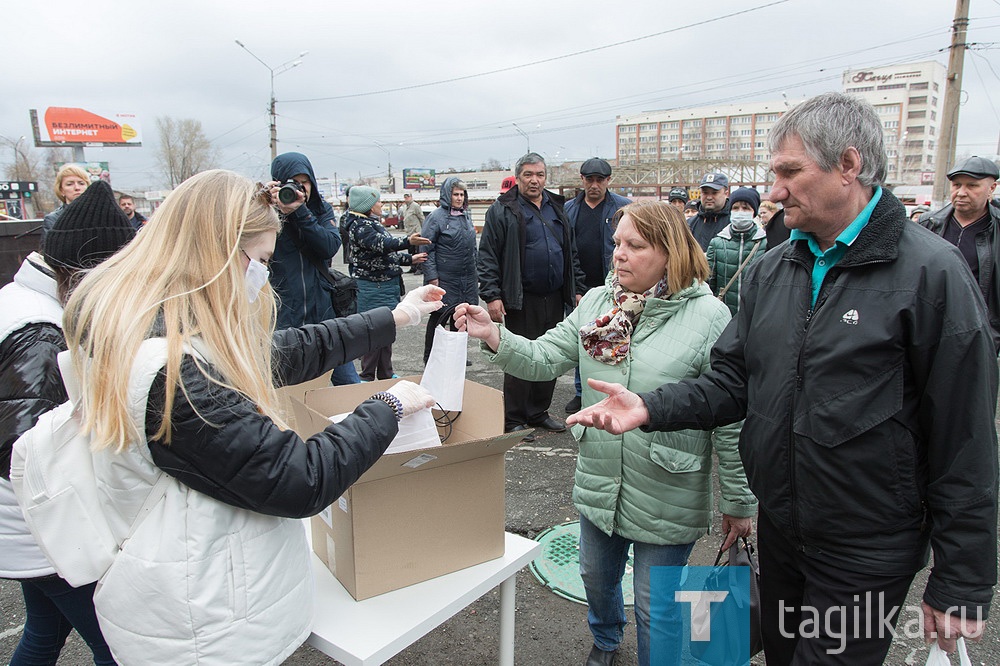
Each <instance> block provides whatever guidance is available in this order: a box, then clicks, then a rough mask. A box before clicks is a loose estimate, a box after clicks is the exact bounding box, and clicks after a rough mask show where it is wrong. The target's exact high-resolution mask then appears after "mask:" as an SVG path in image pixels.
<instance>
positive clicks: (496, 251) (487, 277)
mask: <svg viewBox="0 0 1000 666" xmlns="http://www.w3.org/2000/svg"><path fill="white" fill-rule="evenodd" d="M503 217H504V213H503V206H501V205H499V204H496V203H494V204H493V205H492V206H490V208H489V210H487V211H486V223H485V224H484V225H483V233H482V236H481V237H480V239H479V266H478V272H479V297H480V298H482V299H483V301H484V302H486V303H490V302H492V301H495V300H497V299H500V298H503V284H502V281H501V276H500V271H501V262H502V257H503V249H504V245H505V243H506V239H505V236H506V231H507V229H506V227H505V226H504V220H503Z"/></svg>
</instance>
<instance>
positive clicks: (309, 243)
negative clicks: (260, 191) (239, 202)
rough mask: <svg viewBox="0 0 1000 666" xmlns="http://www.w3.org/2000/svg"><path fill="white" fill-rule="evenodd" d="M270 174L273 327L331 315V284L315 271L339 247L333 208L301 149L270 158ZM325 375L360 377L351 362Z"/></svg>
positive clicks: (340, 380)
mask: <svg viewBox="0 0 1000 666" xmlns="http://www.w3.org/2000/svg"><path fill="white" fill-rule="evenodd" d="M271 178H272V179H273V180H272V182H271V183H268V185H269V186H270V187H271V189H272V192H273V193H274V195H275V200H276V201H277V204H276V205H277V208H278V212H279V213H281V216H282V218H283V220H284V224H282V227H281V233H279V234H278V240H277V243H276V244H275V247H274V255H273V256H272V257H271V260H270V262H269V265H268V267H269V268H270V272H271V286H272V287H273V288H274V291H275V292H276V293H277V295H278V319H277V326H276V328H279V329H282V328H291V327H293V326H302V325H304V324H317V323H319V322H321V321H326V320H327V319H332V318H334V317H336V316H338V315H339V314H340V313H337V312H334V309H333V301H332V293H331V291H332V289H333V286H332V284H331V283H330V281H329V280H328V279H327V278H326V277H324V276H323V274H322V273H321V271H326V270H327V268H328V267H329V266H330V261H331V260H332V259H333V257H334V256H335V255H336V254H337V251H338V250H339V249H340V231H339V229H338V227H337V218H336V214H335V213H334V210H333V207H331V206H330V204H329V203H327V202H326V201H325V200H324V199H323V197H322V196H321V195H320V193H319V187H318V186H317V185H316V175H315V173H314V172H313V168H312V164H311V163H310V162H309V158H307V157H306V156H305V155H303V154H302V153H282V154H281V155H278V156H277V157H275V158H274V161H273V162H271ZM275 190H276V191H275ZM327 275H329V273H327ZM330 379H331V381H332V383H333V384H334V385H335V386H339V385H341V384H357V383H358V382H359V381H360V378H359V377H358V373H357V370H355V368H354V363H353V362H351V363H345V364H344V365H341V366H339V367H337V368H336V369H335V370H334V371H333V375H332V376H331V377H330Z"/></svg>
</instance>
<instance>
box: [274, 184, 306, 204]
mask: <svg viewBox="0 0 1000 666" xmlns="http://www.w3.org/2000/svg"><path fill="white" fill-rule="evenodd" d="M300 191H301V190H300V189H299V188H298V187H296V186H295V185H290V184H286V185H282V186H281V188H279V189H278V201H280V202H281V203H283V204H285V205H288V204H290V203H295V200H296V199H298V198H299V192H300Z"/></svg>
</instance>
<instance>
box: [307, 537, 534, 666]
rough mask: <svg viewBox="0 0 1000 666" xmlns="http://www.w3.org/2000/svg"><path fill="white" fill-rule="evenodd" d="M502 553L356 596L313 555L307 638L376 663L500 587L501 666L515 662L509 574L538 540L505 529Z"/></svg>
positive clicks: (353, 663) (357, 662) (352, 660)
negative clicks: (312, 616)
mask: <svg viewBox="0 0 1000 666" xmlns="http://www.w3.org/2000/svg"><path fill="white" fill-rule="evenodd" d="M504 541H505V548H504V555H503V557H499V558H497V559H495V560H490V561H488V562H484V563H482V564H477V565H476V566H473V567H468V568H467V569H462V570H460V571H456V572H454V573H450V574H447V575H444V576H439V577H437V578H432V579H431V580H428V581H424V582H423V583H417V584H416V585H410V586H409V587H404V588H402V589H400V590H396V591H394V592H387V593H386V594H380V595H379V596H377V597H372V598H370V599H365V600H364V601H355V600H354V598H353V597H352V596H351V595H350V594H349V593H348V592H347V590H345V589H344V586H343V585H341V584H340V581H338V580H337V579H336V578H335V577H334V576H333V574H332V573H331V572H330V570H329V569H327V568H326V565H325V564H323V562H322V561H321V560H320V559H319V558H318V557H316V555H315V554H314V555H313V556H312V563H313V577H314V580H315V584H316V615H315V619H314V620H313V627H312V635H311V636H309V639H308V640H307V641H306V642H307V643H309V645H311V646H313V647H314V648H316V649H317V650H320V651H321V652H324V653H326V654H328V655H330V656H331V657H333V658H334V659H336V660H338V661H340V662H342V663H344V664H346V665H347V666H369V665H372V664H381V663H383V662H385V661H387V660H388V659H390V658H391V657H393V656H394V655H396V654H398V653H399V652H402V651H403V650H404V649H406V648H407V647H408V646H410V645H412V644H413V643H415V642H416V641H417V640H418V639H420V638H421V637H423V636H424V635H426V634H428V633H429V632H431V631H432V630H433V629H434V628H436V627H437V626H438V625H440V624H442V623H444V622H445V621H446V620H447V619H449V618H450V617H452V616H453V615H455V614H456V613H458V612H459V611H460V610H462V609H463V608H465V607H466V606H468V605H469V604H471V603H472V602H473V601H475V600H476V599H478V598H479V597H481V596H483V595H484V594H486V593H487V592H489V591H490V590H492V589H493V588H494V587H496V586H497V585H499V586H500V665H501V666H513V665H514V576H515V574H517V572H518V571H519V570H520V569H522V568H523V567H524V566H526V565H527V564H528V563H529V562H530V561H531V560H533V559H534V558H535V557H537V556H538V554H539V553H540V552H541V544H539V543H537V542H535V541H531V540H530V539H525V538H524V537H521V536H518V535H516V534H511V533H510V532H507V533H506V535H505V540H504Z"/></svg>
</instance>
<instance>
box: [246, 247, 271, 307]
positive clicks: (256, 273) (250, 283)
mask: <svg viewBox="0 0 1000 666" xmlns="http://www.w3.org/2000/svg"><path fill="white" fill-rule="evenodd" d="M247 259H250V257H249V256H248V257H247ZM265 284H267V266H265V265H264V264H262V263H260V262H259V261H254V260H253V259H250V263H249V264H247V272H246V285H247V299H248V300H249V301H250V302H251V303H253V302H254V301H256V300H257V296H258V295H259V294H260V290H261V289H263V288H264V285H265Z"/></svg>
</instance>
